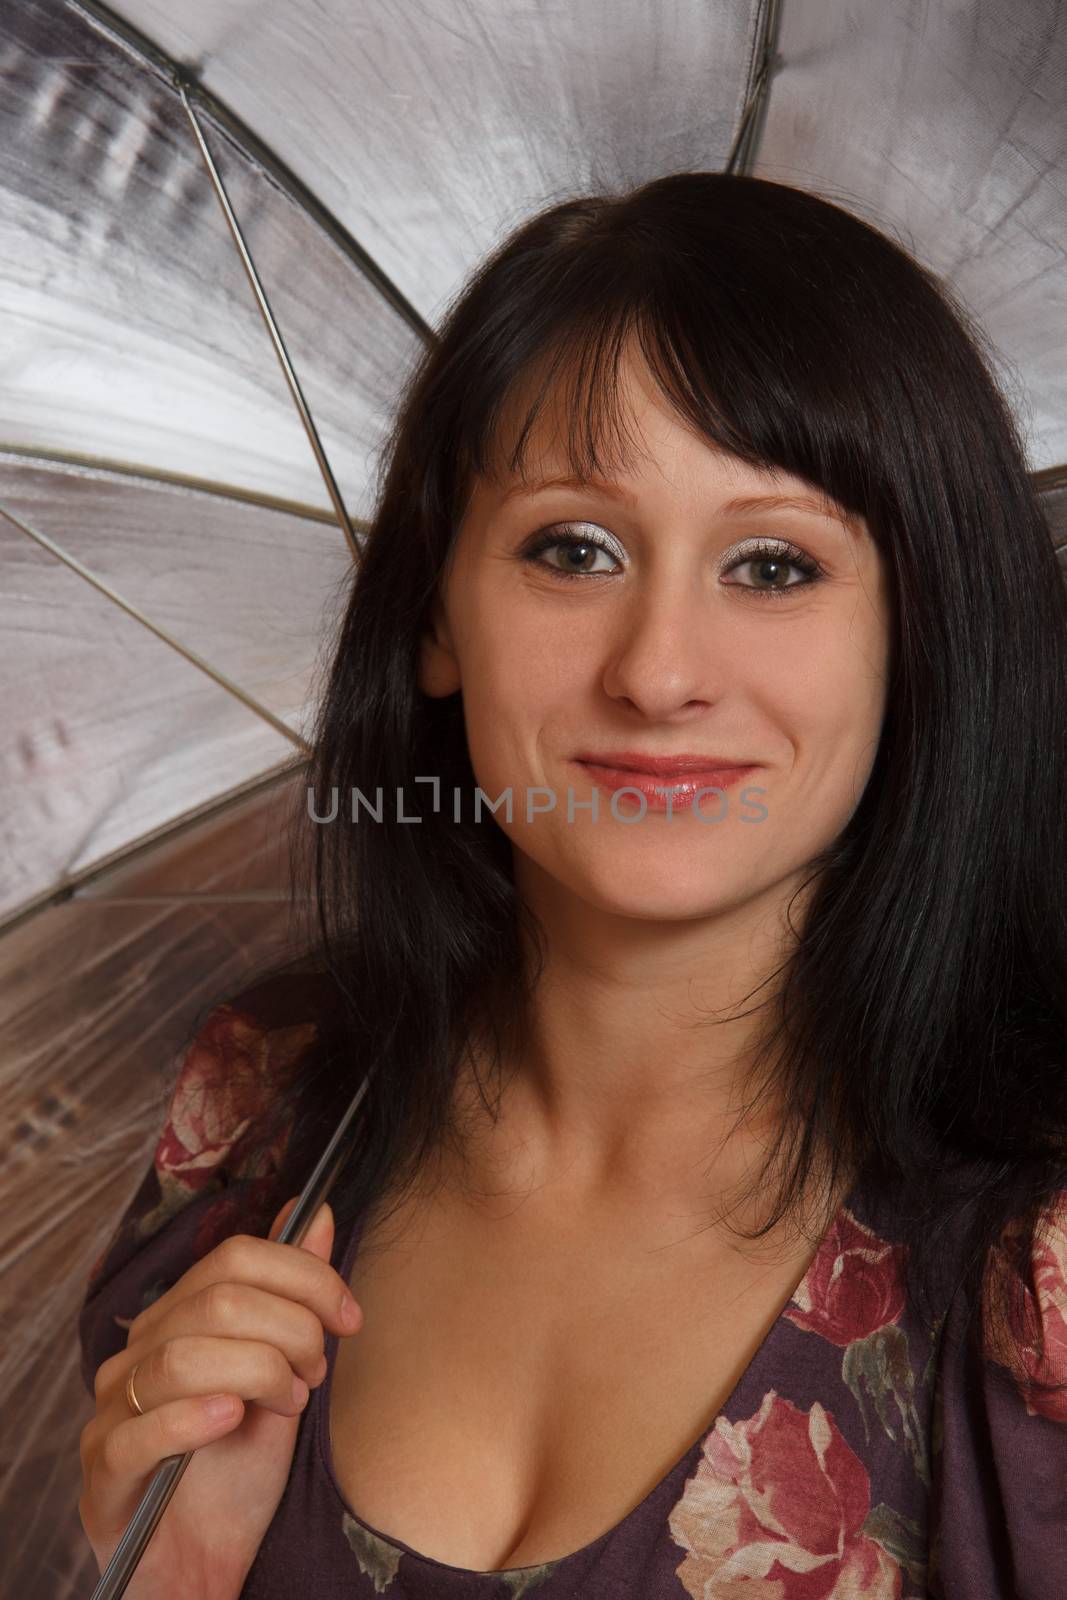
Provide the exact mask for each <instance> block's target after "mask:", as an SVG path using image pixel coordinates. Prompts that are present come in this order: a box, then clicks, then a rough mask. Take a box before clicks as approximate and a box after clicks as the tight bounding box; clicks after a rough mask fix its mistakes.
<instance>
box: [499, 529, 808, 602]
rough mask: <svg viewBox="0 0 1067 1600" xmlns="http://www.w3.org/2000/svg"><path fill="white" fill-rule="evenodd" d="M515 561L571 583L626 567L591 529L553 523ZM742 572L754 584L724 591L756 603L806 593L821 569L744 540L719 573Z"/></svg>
mask: <svg viewBox="0 0 1067 1600" xmlns="http://www.w3.org/2000/svg"><path fill="white" fill-rule="evenodd" d="M557 552H558V553H559V554H560V559H559V560H558V561H557V560H555V559H548V558H549V557H550V556H553V555H554V554H555V553H557ZM518 559H519V560H520V561H522V562H524V563H526V564H527V565H529V566H533V567H536V568H538V569H539V570H540V571H542V572H545V573H546V574H548V575H549V576H550V577H552V578H557V579H559V580H561V581H562V582H564V583H573V582H574V581H575V580H582V581H586V582H588V581H589V580H590V579H597V580H599V579H601V578H605V577H613V576H615V574H616V572H617V570H618V568H619V567H623V566H625V564H626V552H625V550H624V549H623V548H622V546H621V545H620V544H619V542H618V540H617V539H615V538H613V537H612V535H611V534H609V533H608V532H606V530H605V529H603V528H601V527H599V526H598V525H597V524H596V523H591V522H557V523H555V524H553V526H552V527H549V528H542V529H540V530H539V531H538V532H537V533H535V534H534V535H533V536H532V537H531V538H530V539H529V540H527V541H526V542H525V544H523V545H522V547H521V548H520V550H519V552H518ZM612 562H614V563H615V565H614V566H613V565H612ZM791 567H792V568H793V569H794V570H795V571H796V572H797V573H799V574H800V578H799V581H794V582H784V583H783V582H779V581H778V580H779V579H780V578H781V577H782V575H783V574H786V573H788V570H789V568H791ZM748 568H754V569H756V581H755V582H747V581H745V580H743V579H741V580H737V579H733V580H731V581H730V582H729V583H728V584H727V587H728V588H736V589H741V590H747V591H748V592H749V593H750V594H752V595H753V596H758V597H759V598H760V599H762V598H763V597H765V596H767V597H771V596H774V597H779V596H781V595H784V594H787V593H789V592H790V591H792V590H795V589H807V588H809V587H810V586H811V585H812V584H815V583H818V582H820V581H821V579H822V578H823V576H824V572H823V568H822V567H821V566H820V565H819V563H818V562H817V561H816V560H815V559H814V557H812V556H809V555H808V554H807V553H806V552H805V551H804V550H801V549H799V548H798V547H797V546H796V545H795V544H792V543H791V542H790V541H789V540H788V539H767V538H757V539H746V540H744V541H743V542H742V543H741V544H740V545H736V546H734V547H733V548H732V549H731V550H728V551H727V552H726V554H725V555H724V557H723V559H722V561H721V563H720V566H719V571H720V573H722V574H725V573H728V572H736V571H743V570H745V569H748ZM764 584H766V585H768V586H767V587H764V586H763V585H764Z"/></svg>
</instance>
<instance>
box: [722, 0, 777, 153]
mask: <svg viewBox="0 0 1067 1600" xmlns="http://www.w3.org/2000/svg"><path fill="white" fill-rule="evenodd" d="M781 12H782V0H761V4H760V9H759V18H758V22H757V42H756V45H755V49H754V60H753V64H752V68H751V71H750V75H749V81H748V88H747V90H746V93H745V103H744V106H743V107H742V110H741V119H740V122H739V123H738V127H737V133H736V134H735V136H734V142H733V145H732V147H731V150H730V154H729V156H728V157H727V161H726V165H725V167H724V168H723V171H724V172H727V173H733V172H736V173H739V174H743V173H750V172H751V171H752V169H753V167H754V166H755V161H756V147H757V146H758V144H759V142H760V139H761V138H762V136H763V123H764V119H765V117H766V113H767V102H768V100H769V99H770V88H771V77H772V74H773V73H774V71H775V69H776V68H777V67H778V65H779V59H778V55H777V50H778V34H779V30H780V27H781Z"/></svg>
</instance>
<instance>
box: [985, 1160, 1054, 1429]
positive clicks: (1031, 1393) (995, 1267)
mask: <svg viewBox="0 0 1067 1600" xmlns="http://www.w3.org/2000/svg"><path fill="white" fill-rule="evenodd" d="M1019 1233H1020V1230H1019V1228H1018V1226H1017V1225H1013V1224H1009V1225H1008V1227H1006V1228H1005V1229H1004V1231H1003V1233H1002V1234H1001V1238H1000V1241H999V1243H998V1244H997V1245H996V1246H994V1248H993V1250H992V1251H991V1252H990V1256H991V1262H990V1266H991V1268H992V1271H993V1272H994V1273H1007V1274H1008V1275H1009V1286H1010V1292H1011V1298H1012V1306H1013V1313H1014V1315H1013V1322H1014V1324H1015V1331H1016V1334H1017V1336H1018V1337H1019V1348H1018V1349H1017V1350H1016V1349H1013V1348H1012V1347H1011V1346H1009V1348H1008V1350H1006V1351H1001V1350H1000V1349H999V1348H998V1349H993V1350H991V1351H990V1354H991V1355H992V1357H993V1359H994V1360H1001V1356H1003V1360H1002V1361H1001V1364H1002V1365H1004V1366H1007V1367H1009V1369H1010V1370H1011V1372H1012V1374H1013V1376H1014V1378H1015V1382H1016V1384H1017V1385H1018V1388H1019V1392H1020V1393H1021V1395H1022V1396H1023V1399H1024V1400H1025V1402H1026V1409H1027V1411H1028V1413H1029V1414H1030V1415H1031V1416H1038V1415H1040V1416H1043V1417H1048V1418H1050V1419H1051V1421H1053V1422H1067V1388H1063V1389H1059V1390H1055V1389H1051V1390H1045V1389H1043V1388H1042V1387H1041V1385H1042V1384H1067V1189H1064V1190H1061V1191H1060V1192H1059V1193H1058V1194H1057V1195H1056V1196H1054V1197H1053V1200H1052V1201H1051V1202H1050V1204H1049V1205H1048V1206H1047V1207H1046V1208H1045V1211H1044V1213H1043V1215H1042V1217H1041V1220H1040V1222H1039V1224H1038V1227H1037V1230H1036V1232H1035V1235H1034V1250H1033V1258H1032V1261H1031V1263H1030V1267H1031V1273H1032V1278H1033V1284H1034V1288H1033V1289H1031V1287H1030V1284H1029V1282H1028V1281H1027V1279H1028V1275H1027V1274H1025V1273H1024V1272H1023V1270H1022V1262H1021V1259H1020V1250H1019V1243H1018V1236H1019ZM1035 1290H1036V1293H1035ZM1020 1357H1021V1362H1022V1365H1021V1368H1020V1365H1019V1362H1020Z"/></svg>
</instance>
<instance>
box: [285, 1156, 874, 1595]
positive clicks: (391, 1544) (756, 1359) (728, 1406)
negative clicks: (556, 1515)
mask: <svg viewBox="0 0 1067 1600" xmlns="http://www.w3.org/2000/svg"><path fill="white" fill-rule="evenodd" d="M862 1190H863V1177H862V1175H860V1176H858V1177H856V1178H854V1180H853V1182H852V1185H851V1187H850V1188H849V1190H848V1192H847V1194H846V1196H845V1198H844V1200H842V1201H841V1203H840V1204H839V1205H838V1207H837V1210H836V1211H835V1212H834V1214H833V1216H832V1217H831V1219H830V1223H829V1225H828V1227H827V1229H826V1231H825V1233H824V1234H823V1237H822V1239H821V1240H820V1241H819V1245H818V1248H817V1249H816V1251H815V1254H814V1255H813V1256H812V1258H811V1260H810V1261H809V1263H808V1265H807V1267H806V1268H805V1270H804V1272H803V1274H802V1276H801V1277H800V1278H798V1280H797V1282H796V1283H795V1284H794V1286H793V1289H792V1291H791V1292H790V1295H789V1297H788V1299H787V1300H785V1301H784V1302H783V1304H782V1307H781V1310H780V1311H779V1312H778V1315H777V1316H776V1317H775V1319H774V1321H773V1322H772V1323H771V1325H770V1327H769V1328H768V1329H767V1332H766V1333H765V1335H764V1336H763V1338H762V1339H761V1340H760V1343H759V1344H758V1345H757V1347H756V1349H755V1350H754V1351H753V1353H752V1356H751V1358H750V1359H749V1361H748V1362H747V1363H746V1365H745V1368H744V1370H743V1371H742V1373H741V1375H740V1377H739V1378H738V1380H737V1382H736V1383H735V1384H734V1387H733V1388H732V1390H731V1391H730V1393H729V1395H728V1396H727V1398H726V1399H725V1400H724V1401H723V1402H722V1404H721V1405H720V1406H719V1408H718V1410H717V1411H716V1413H715V1416H714V1417H713V1418H712V1420H711V1423H710V1424H709V1426H708V1427H706V1428H704V1429H703V1430H702V1431H701V1433H700V1434H699V1436H698V1437H697V1438H696V1439H695V1440H693V1442H692V1443H691V1444H690V1445H688V1446H687V1447H686V1449H685V1450H684V1451H683V1452H682V1454H681V1455H680V1456H679V1457H678V1459H677V1460H676V1461H675V1462H674V1464H673V1465H672V1466H671V1467H669V1468H668V1470H667V1471H666V1472H665V1473H664V1474H663V1476H662V1477H661V1478H660V1479H659V1481H658V1482H657V1483H655V1484H654V1485H653V1486H652V1488H651V1489H649V1491H648V1493H647V1494H645V1495H643V1496H642V1497H641V1499H640V1501H639V1502H638V1503H637V1505H635V1506H632V1507H631V1508H630V1510H629V1511H627V1512H626V1513H625V1515H624V1516H622V1517H620V1519H619V1520H618V1522H616V1523H613V1525H612V1526H611V1527H610V1528H608V1529H606V1530H605V1532H604V1533H601V1534H598V1535H597V1536H596V1538H595V1539H590V1540H589V1541H588V1542H587V1543H586V1544H584V1545H582V1546H581V1547H580V1548H579V1549H577V1550H572V1551H569V1552H568V1553H567V1554H566V1555H562V1556H556V1557H554V1558H553V1559H551V1560H549V1561H535V1562H529V1563H527V1564H526V1565H524V1566H518V1567H488V1568H479V1567H457V1566H454V1565H453V1564H452V1563H451V1562H448V1561H441V1560H439V1559H438V1558H437V1557H436V1556H429V1555H426V1554H424V1552H423V1551H421V1550H416V1549H415V1548H414V1547H413V1546H412V1545H409V1544H405V1543H404V1541H403V1540H402V1539H398V1538H396V1537H395V1536H394V1535H392V1534H388V1533H384V1532H383V1531H382V1530H381V1529H380V1528H376V1527H374V1525H373V1524H372V1523H369V1522H367V1521H366V1520H365V1519H364V1518H363V1517H361V1516H360V1515H359V1514H358V1513H357V1512H356V1511H354V1510H353V1509H352V1507H351V1506H350V1505H349V1503H348V1500H347V1498H346V1496H345V1493H344V1490H343V1489H342V1488H341V1484H340V1481H339V1479H338V1477H337V1472H336V1468H335V1466H334V1459H333V1442H332V1440H331V1438H330V1399H331V1395H332V1393H333V1375H334V1370H335V1368H336V1364H337V1361H336V1357H337V1348H338V1345H339V1343H340V1340H339V1338H338V1336H337V1335H336V1334H331V1333H328V1334H327V1335H326V1358H327V1362H328V1370H327V1373H326V1377H325V1379H324V1380H323V1382H322V1383H321V1384H320V1385H319V1387H318V1388H317V1389H315V1390H313V1403H314V1407H315V1415H314V1416H313V1417H312V1418H309V1421H310V1422H311V1424H312V1426H313V1428H314V1433H315V1440H316V1445H317V1448H318V1453H319V1459H320V1461H321V1463H322V1467H323V1470H324V1472H325V1474H326V1477H327V1479H328V1481H329V1484H330V1487H331V1488H332V1490H333V1492H334V1494H335V1495H336V1496H337V1499H338V1501H339V1502H340V1504H341V1507H342V1509H343V1511H344V1513H345V1515H346V1516H347V1517H348V1518H349V1519H350V1520H351V1522H352V1523H353V1524H355V1526H356V1527H358V1528H359V1529H361V1530H362V1532H363V1533H364V1534H365V1535H366V1536H367V1537H368V1538H369V1539H372V1540H375V1541H378V1542H380V1543H381V1544H384V1545H386V1546H387V1547H388V1548H389V1549H391V1550H393V1551H395V1552H397V1553H398V1555H405V1556H408V1557H409V1558H410V1559H412V1560H414V1561H418V1562H421V1563H422V1564H423V1565H425V1566H430V1567H434V1568H436V1569H437V1570H438V1571H441V1572H447V1573H450V1574H452V1575H453V1576H454V1577H455V1579H456V1580H457V1582H458V1581H459V1580H460V1579H466V1580H468V1581H470V1580H476V1579H497V1580H507V1579H509V1578H512V1577H514V1578H516V1579H518V1578H520V1577H521V1575H522V1574H523V1573H526V1574H529V1573H532V1572H539V1571H542V1570H543V1571H545V1572H548V1571H551V1572H552V1573H555V1572H557V1571H558V1570H562V1569H564V1568H566V1567H567V1566H568V1565H569V1564H571V1563H576V1562H580V1561H584V1560H588V1559H589V1557H590V1556H591V1555H592V1554H593V1552H594V1551H596V1550H597V1548H598V1547H599V1546H601V1545H604V1544H606V1543H607V1541H608V1540H609V1539H613V1538H615V1537H616V1536H617V1535H618V1534H620V1533H621V1532H622V1530H623V1529H624V1528H626V1527H627V1526H628V1525H629V1523H630V1522H631V1521H632V1520H633V1519H635V1518H637V1517H638V1516H640V1514H641V1512H642V1509H643V1508H644V1507H645V1506H646V1505H647V1504H648V1502H649V1501H650V1500H651V1499H652V1498H653V1497H654V1496H656V1495H659V1494H661V1493H662V1491H663V1489H664V1486H665V1485H666V1484H668V1483H669V1482H671V1480H672V1479H673V1478H675V1476H676V1475H678V1474H679V1473H680V1472H681V1470H682V1468H683V1467H687V1466H688V1465H689V1464H690V1463H692V1464H693V1465H694V1466H695V1464H696V1462H697V1461H698V1460H699V1458H700V1452H701V1450H702V1449H703V1446H704V1444H705V1441H706V1440H707V1439H708V1438H710V1436H711V1434H712V1433H713V1432H714V1431H715V1425H716V1423H717V1422H718V1420H719V1418H720V1417H724V1416H729V1415H730V1414H731V1412H732V1411H733V1410H734V1408H735V1403H736V1402H737V1399H738V1397H739V1396H740V1395H741V1394H742V1393H743V1392H744V1390H745V1389H746V1388H747V1387H748V1385H749V1381H750V1379H751V1376H752V1373H753V1372H754V1370H755V1369H756V1368H757V1366H759V1365H762V1364H763V1363H764V1362H765V1361H766V1360H767V1358H768V1356H769V1354H770V1353H771V1347H772V1345H774V1346H776V1345H777V1342H778V1339H779V1336H780V1335H781V1333H782V1330H783V1328H785V1327H791V1326H792V1324H791V1323H790V1321H789V1319H788V1317H787V1315H786V1313H787V1312H788V1310H789V1308H790V1306H792V1305H794V1304H795V1303H796V1295H797V1291H798V1290H799V1289H800V1288H801V1286H802V1285H803V1283H804V1282H805V1280H806V1278H807V1277H808V1275H809V1273H811V1272H812V1271H813V1270H815V1268H816V1267H817V1266H819V1265H820V1264H821V1263H822V1259H823V1256H824V1255H825V1253H826V1252H827V1251H828V1250H829V1249H831V1248H833V1241H834V1236H835V1234H836V1232H837V1227H838V1224H839V1222H840V1221H841V1219H842V1218H843V1217H844V1216H845V1214H846V1213H851V1212H852V1211H853V1209H854V1206H855V1204H856V1202H857V1200H858V1199H859V1196H860V1194H861V1192H862ZM365 1217H366V1214H365V1213H364V1214H363V1215H360V1216H357V1217H356V1219H355V1221H354V1222H353V1224H352V1227H351V1229H350V1232H349V1236H348V1240H347V1243H346V1244H345V1247H344V1251H343V1253H342V1257H341V1264H340V1266H339V1267H338V1271H339V1272H340V1274H341V1277H342V1278H344V1280H345V1282H346V1283H347V1281H348V1277H349V1274H350V1272H351V1270H352V1266H353V1263H354V1261H355V1257H356V1251H357V1250H358V1248H359V1241H360V1239H361V1237H362V1234H363V1228H364V1224H365ZM689 1476H690V1472H686V1477H687V1478H688V1477H689Z"/></svg>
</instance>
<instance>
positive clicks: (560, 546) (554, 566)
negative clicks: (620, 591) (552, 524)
mask: <svg viewBox="0 0 1067 1600" xmlns="http://www.w3.org/2000/svg"><path fill="white" fill-rule="evenodd" d="M549 551H560V552H562V559H561V560H560V561H558V562H557V561H549V560H545V559H544V557H545V556H546V554H547V553H548V552H549ZM600 556H605V557H607V558H608V561H609V562H615V563H616V564H617V563H618V561H619V556H618V555H617V553H616V551H615V550H614V549H612V548H611V547H609V546H608V545H607V544H605V543H604V542H602V541H601V540H600V539H594V538H591V537H590V536H588V535H579V534H575V533H558V532H555V531H550V532H548V533H546V534H544V535H542V537H541V538H539V539H536V540H535V541H534V543H533V544H532V545H529V546H528V547H527V548H526V549H525V550H524V551H523V553H522V559H523V560H524V561H527V562H530V563H531V565H534V566H538V567H543V568H547V570H548V571H549V572H551V573H552V575H553V577H557V578H584V577H594V578H600V577H606V576H607V575H608V573H609V572H611V571H612V567H611V566H610V565H609V566H608V567H606V568H605V567H603V566H601V567H597V566H596V565H595V563H596V561H597V559H598V557H600Z"/></svg>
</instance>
